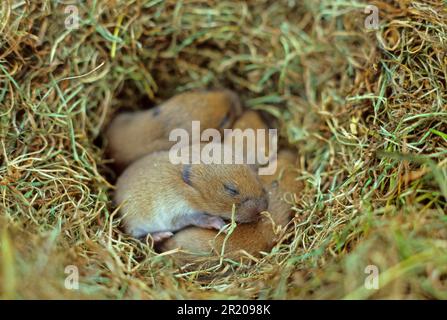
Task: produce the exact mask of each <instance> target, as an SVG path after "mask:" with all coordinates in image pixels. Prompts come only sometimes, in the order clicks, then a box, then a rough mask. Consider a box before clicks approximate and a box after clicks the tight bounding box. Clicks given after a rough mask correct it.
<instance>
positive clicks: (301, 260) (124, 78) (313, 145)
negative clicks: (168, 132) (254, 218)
mask: <svg viewBox="0 0 447 320" xmlns="http://www.w3.org/2000/svg"><path fill="white" fill-rule="evenodd" d="M70 4H74V5H75V6H76V8H77V9H78V13H79V28H78V29H67V28H66V27H65V25H64V22H66V19H67V17H68V14H67V13H66V12H65V9H66V7H67V6H68V5H70ZM368 4H370V5H375V6H376V7H377V8H378V9H379V16H380V26H379V29H378V30H368V29H365V25H364V20H365V18H366V16H367V15H366V14H365V13H364V8H365V5H366V4H365V3H364V2H361V1H354V0H352V1H345V0H336V1H329V0H318V1H315V0H306V1H294V0H288V1H267V0H262V1H247V2H242V1H234V0H224V1H212V0H210V1H204V0H191V1H190V0H184V1H161V0H152V1H149V0H148V1H143V0H141V1H138V0H133V1H83V2H82V4H81V3H80V2H76V1H74V2H72V3H70V2H69V1H65V2H63V1H58V2H48V1H3V2H2V3H1V5H0V114H1V120H0V121H1V124H0V150H1V152H0V157H1V158H0V164H1V167H0V194H1V199H0V214H1V216H0V232H1V234H0V244H1V245H0V296H1V297H3V298H156V299H166V298H223V299H226V298H260V299H296V298H298V299H300V298H306V299H314V298H443V299H446V298H447V295H446V292H447V267H446V266H447V216H446V208H447V205H446V201H447V157H446V155H447V84H446V78H447V54H446V52H447V11H446V5H445V2H443V1H435V0H430V1H422V0H420V1H406V0H405V1H385V0H378V1H368ZM218 86H225V87H229V88H232V89H234V90H235V91H237V92H238V93H239V94H240V95H241V97H242V99H243V101H244V103H245V105H246V106H247V107H249V108H254V109H259V110H264V112H267V113H270V114H271V115H272V116H273V117H275V118H276V119H277V120H278V121H279V123H280V129H281V136H282V139H283V140H284V141H287V143H288V144H290V145H291V146H293V147H296V148H297V150H298V151H299V166H298V167H297V179H299V180H301V181H303V183H304V186H305V187H304V189H303V190H302V193H301V194H300V195H299V197H298V199H297V201H295V203H293V204H291V205H292V206H293V210H294V211H295V217H294V220H293V225H292V226H291V227H290V229H289V230H288V232H287V234H286V235H285V236H284V238H283V241H281V244H280V245H278V246H277V247H275V248H274V249H273V251H272V252H271V253H266V254H265V255H264V256H263V257H262V259H259V261H257V263H256V264H255V265H251V266H249V265H245V264H238V263H231V262H229V261H226V262H224V263H223V264H222V265H221V266H220V267H219V268H218V269H215V270H200V269H199V270H197V271H194V272H185V271H183V270H182V269H181V268H179V267H176V266H174V265H173V263H172V260H171V259H170V258H169V256H167V255H157V254H156V253H154V251H153V250H152V249H151V247H150V246H148V245H147V244H144V243H142V242H139V241H136V240H133V239H131V238H129V237H126V236H125V235H124V234H123V233H122V232H120V231H119V229H118V225H119V219H118V218H117V216H116V211H114V208H113V207H112V204H111V192H112V191H113V172H111V170H110V169H109V163H110V161H109V160H108V159H106V157H105V156H104V148H103V147H104V145H103V141H102V138H101V137H102V132H103V129H104V127H105V126H106V125H107V123H108V121H109V120H110V119H111V118H112V117H113V115H114V114H115V112H117V110H121V109H123V108H130V109H139V108H147V107H149V106H151V105H154V104H156V103H159V102H160V101H163V100H164V99H166V98H168V97H170V96H171V95H173V94H175V93H177V92H181V91H185V90H188V89H193V88H204V87H218ZM70 265H74V266H77V267H78V269H79V273H80V274H79V282H80V285H79V289H78V290H68V289H66V287H65V286H64V282H65V279H66V277H67V274H66V273H65V268H66V267H67V266H70ZM368 265H375V266H377V267H378V269H379V270H380V278H379V280H380V281H379V283H380V288H379V290H368V289H366V288H365V286H364V281H365V277H366V276H367V274H365V267H366V266H368Z"/></svg>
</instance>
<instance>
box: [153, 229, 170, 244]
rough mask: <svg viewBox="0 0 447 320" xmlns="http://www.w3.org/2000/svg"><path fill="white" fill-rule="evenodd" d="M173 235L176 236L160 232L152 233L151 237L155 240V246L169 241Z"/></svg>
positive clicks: (167, 232)
mask: <svg viewBox="0 0 447 320" xmlns="http://www.w3.org/2000/svg"><path fill="white" fill-rule="evenodd" d="M173 235H174V234H173V233H172V232H170V231H160V232H154V233H151V237H152V239H153V240H154V243H155V244H158V243H160V242H162V241H164V240H166V239H169V238H170V237H172V236H173Z"/></svg>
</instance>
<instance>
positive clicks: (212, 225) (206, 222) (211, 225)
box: [194, 214, 226, 230]
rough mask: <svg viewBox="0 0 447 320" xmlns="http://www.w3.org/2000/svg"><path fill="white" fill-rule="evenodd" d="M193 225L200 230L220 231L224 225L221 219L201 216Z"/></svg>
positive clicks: (205, 215) (206, 215)
mask: <svg viewBox="0 0 447 320" xmlns="http://www.w3.org/2000/svg"><path fill="white" fill-rule="evenodd" d="M194 224H195V225H196V226H198V227H201V228H206V229H217V230H221V229H222V228H223V227H224V226H225V224H226V223H225V221H224V220H223V219H222V218H221V217H217V216H210V215H208V214H201V215H200V216H198V217H197V218H196V220H195V223H194Z"/></svg>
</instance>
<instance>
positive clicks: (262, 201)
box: [243, 197, 268, 221]
mask: <svg viewBox="0 0 447 320" xmlns="http://www.w3.org/2000/svg"><path fill="white" fill-rule="evenodd" d="M243 208H245V210H244V211H245V213H246V218H247V219H248V220H250V221H253V220H257V219H259V218H260V213H261V212H262V211H266V210H267V208H268V201H267V198H264V197H262V198H257V199H249V200H246V201H245V202H244V203H243Z"/></svg>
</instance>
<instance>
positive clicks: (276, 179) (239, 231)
mask: <svg viewBox="0 0 447 320" xmlns="http://www.w3.org/2000/svg"><path fill="white" fill-rule="evenodd" d="M277 161H278V163H277V168H278V169H277V171H276V173H275V174H274V175H269V176H261V177H260V178H261V179H262V181H263V183H264V187H265V189H266V190H267V193H268V198H269V205H268V209H267V211H268V212H269V213H270V214H271V219H272V220H273V222H274V224H273V223H272V220H270V219H269V218H267V217H263V218H261V220H259V221H258V222H254V223H246V224H238V225H237V227H236V228H235V229H234V231H233V233H232V234H231V235H229V236H228V238H227V241H226V243H225V255H226V257H228V258H231V259H241V258H242V257H243V256H244V253H245V252H246V253H248V254H249V255H252V256H254V257H259V256H260V253H261V252H268V251H270V250H271V249H272V247H273V246H274V245H275V243H276V241H277V235H276V234H275V231H274V225H276V226H285V225H286V224H287V223H288V222H289V221H290V218H291V212H292V210H291V204H290V203H288V202H286V201H285V200H284V195H285V194H287V193H292V194H293V193H295V194H296V193H298V192H299V190H300V187H301V185H300V183H299V182H297V181H296V180H295V176H296V173H295V172H294V168H295V162H296V155H295V154H294V153H292V152H291V151H288V150H284V151H281V152H279V154H278V159H277ZM226 237H227V235H226V234H222V233H221V234H219V235H218V232H217V231H213V230H205V229H201V228H196V227H188V228H186V229H183V230H181V231H179V232H177V233H176V234H175V235H174V236H173V237H171V238H170V239H168V240H166V241H165V242H163V243H162V244H161V251H169V250H174V249H181V251H180V252H177V253H175V254H173V255H172V256H173V258H174V259H175V261H176V262H177V264H178V265H180V266H182V265H189V266H190V267H192V266H194V265H195V264H201V263H203V262H204V261H206V264H207V265H213V264H215V263H218V261H219V255H220V253H222V248H223V246H224V241H225V238H226ZM204 257H205V258H206V259H205V260H203V259H200V258H204Z"/></svg>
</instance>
